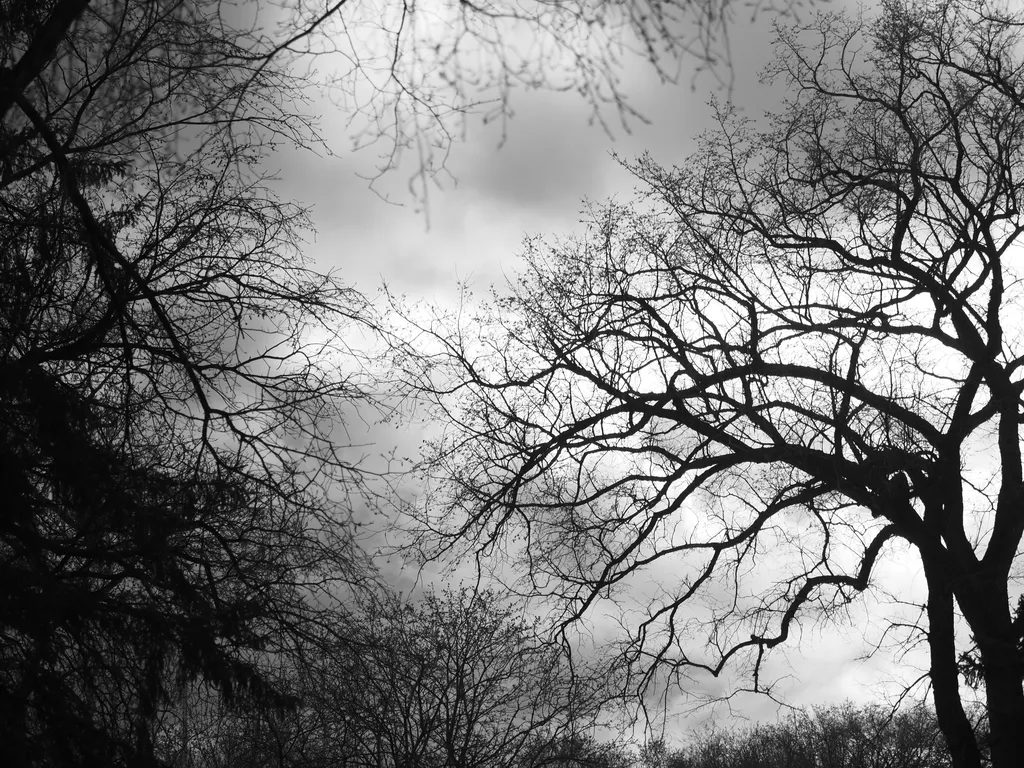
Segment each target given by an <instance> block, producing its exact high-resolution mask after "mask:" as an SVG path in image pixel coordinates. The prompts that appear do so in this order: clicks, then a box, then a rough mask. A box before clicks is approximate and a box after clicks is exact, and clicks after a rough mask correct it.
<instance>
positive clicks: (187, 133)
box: [0, 2, 373, 765]
mask: <svg viewBox="0 0 1024 768" xmlns="http://www.w3.org/2000/svg"><path fill="white" fill-rule="evenodd" d="M72 5H74V6H75V7H76V8H77V7H79V6H80V5H81V4H72ZM68 7H69V4H67V3H61V2H58V3H53V4H46V3H42V4H33V3H27V4H22V3H16V4H13V5H11V4H5V5H4V6H3V8H4V12H5V15H4V16H3V17H2V18H0V48H2V54H3V58H4V60H5V61H11V60H13V59H15V58H17V54H18V53H19V52H23V54H22V55H21V57H20V58H18V59H17V63H16V64H15V66H14V67H13V70H12V71H13V72H14V74H11V73H7V74H5V79H4V82H3V86H4V87H3V89H2V94H0V96H2V98H4V99H8V100H9V103H8V102H4V103H3V106H4V108H5V110H6V112H5V113H4V119H3V124H2V128H0V482H2V486H3V489H4V490H3V494H2V495H3V498H4V514H3V516H2V520H0V581H2V587H0V734H2V735H0V742H2V743H3V745H4V747H3V751H4V755H5V758H6V759H7V760H9V761H11V764H12V765H69V764H77V765H86V764H97V765H100V764H105V765H123V764H128V763H131V764H142V763H152V762H153V761H154V760H155V753H154V744H153V729H154V722H155V719H156V716H157V713H158V712H159V711H161V710H162V709H163V708H164V707H165V706H166V705H167V703H168V701H169V700H170V699H171V697H172V696H173V695H174V692H175V691H176V690H177V688H178V687H179V686H180V685H181V684H182V683H184V682H189V681H201V683H202V684H203V685H205V686H207V687H209V689H211V690H215V691H217V692H218V694H219V695H220V696H221V697H222V698H223V699H224V700H225V701H227V702H228V703H233V704H242V703H246V702H252V703H259V704H260V705H263V706H271V707H288V706H292V705H294V700H293V697H292V696H291V695H290V694H289V692H288V691H286V690H281V689H280V688H279V687H278V686H277V685H275V680H274V677H273V675H272V674H271V672H272V670H273V669H274V668H275V666H276V665H277V664H279V663H280V660H282V659H295V658H301V656H302V654H303V653H305V652H306V649H307V647H308V646H311V645H317V644H320V643H322V642H323V641H324V640H325V638H328V637H330V635H331V632H332V628H333V627H334V625H335V613H337V612H338V611H342V609H343V608H344V600H345V598H346V595H347V594H348V593H350V592H351V591H352V590H353V589H358V588H359V587H360V585H361V583H362V582H363V581H364V580H366V579H367V578H368V574H369V569H368V568H367V565H366V562H365V558H364V556H363V555H362V554H361V553H360V551H359V549H358V547H357V546H356V545H355V540H354V536H353V527H352V525H351V515H352V513H353V510H354V506H355V504H356V503H357V500H358V499H359V498H360V497H361V496H362V493H363V487H364V486H363V483H362V480H363V470H362V469H361V467H360V466H359V465H358V464H356V463H355V462H353V461H350V460H348V459H347V458H346V456H345V455H344V444H343V442H342V441H341V440H340V439H339V436H340V435H341V434H342V430H343V429H344V423H345V419H346V418H347V416H349V415H350V414H351V410H352V409H354V408H357V407H363V406H365V405H367V404H368V403H369V402H370V398H369V397H368V395H367V394H366V390H365V386H364V385H365V381H363V380H362V378H361V376H360V374H359V373H357V372H356V373H350V371H358V361H357V359H356V357H355V354H354V352H353V351H352V350H351V349H350V347H349V345H348V344H347V342H346V334H353V333H358V332H359V329H360V328H364V329H369V328H371V327H372V318H373V315H372V312H371V311H370V309H369V307H368V305H367V304H366V303H365V302H364V301H363V299H362V298H361V297H360V296H359V295H358V294H357V293H355V292H353V291H351V290H350V289H348V288H346V287H345V286H343V285H341V284H340V283H339V282H338V281H337V280H336V279H335V278H334V277H332V276H329V275H321V274H318V273H316V272H314V271H312V270H311V269H310V268H309V267H308V265H307V264H306V263H305V262H304V260H303V258H302V256H301V254H300V253H299V246H300V244H301V242H302V239H301V238H302V232H303V228H304V226H305V216H304V212H303V211H302V210H301V209H299V208H297V207H296V206H293V205H288V204H284V203H281V202H280V201H278V200H276V199H274V197H273V196H272V195H271V194H270V193H269V192H268V190H267V189H266V188H265V186H264V184H263V179H262V177H261V176H260V174H259V172H258V171H257V170H256V164H257V162H258V160H259V159H260V157H261V156H262V154H263V153H264V151H265V149H266V148H267V147H268V146H269V145H270V143H271V142H273V141H275V140H279V139H286V140H289V141H303V140H310V141H312V140H315V137H313V136H312V134H311V133H310V129H309V125H308V122H307V121H306V120H305V119H304V118H303V117H302V115H301V112H297V111H294V105H293V104H291V103H290V102H289V101H288V100H287V94H288V93H289V92H291V91H293V90H294V89H295V88H296V87H300V86H301V83H296V82H295V81H294V80H293V79H292V78H290V77H289V76H288V75H286V74H285V73H283V72H281V71H279V70H277V69H275V68H273V67H272V66H271V65H270V64H267V63H265V62H258V63H255V64H253V63H250V62H248V60H247V59H246V58H245V57H243V56H241V55H240V54H241V53H243V52H244V46H243V43H244V42H245V40H244V36H241V35H234V36H232V35H231V34H229V33H227V32H225V29H224V28H223V27H222V26H220V25H219V24H218V23H217V19H216V16H215V15H214V13H215V12H216V10H217V9H218V8H219V4H216V3H209V4H204V3H199V4H183V3H176V2H143V3H120V2H96V3H94V4H92V5H91V6H89V8H87V9H86V10H84V11H82V10H80V9H79V10H80V13H79V14H78V15H77V16H75V15H73V14H72V15H71V16H69V15H68V14H67V13H65V11H66V10H67V8H68ZM51 11H52V13H50V12H51ZM48 14H49V15H48ZM54 19H58V22H54ZM61 20H63V21H61ZM55 23H56V24H57V26H56V27H54V24H55ZM61 25H63V26H61ZM54 30H56V31H54ZM40 46H42V47H41V48H40ZM40 51H41V53H40ZM26 61H28V62H29V63H28V64H25V62H26ZM23 65H24V66H27V67H29V68H30V69H31V72H30V76H26V77H21V76H20V75H17V73H18V72H19V71H24V67H23ZM339 362H343V363H344V366H345V367H341V366H339V365H338V363H339ZM346 494H347V495H348V498H344V497H345V495H346Z"/></svg>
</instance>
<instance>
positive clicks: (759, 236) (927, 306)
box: [408, 0, 1024, 768]
mask: <svg viewBox="0 0 1024 768" xmlns="http://www.w3.org/2000/svg"><path fill="white" fill-rule="evenodd" d="M1021 29H1022V19H1021V18H1020V17H1019V16H1018V15H1015V14H1012V13H1008V12H1005V11H1002V10H1000V9H999V8H997V7H994V6H990V5H987V4H977V3H966V2H959V1H958V0H940V1H939V2H902V0H892V1H890V2H886V3H884V4H883V7H882V9H881V11H880V12H879V14H878V16H877V17H874V18H865V17H862V16H855V17H849V16H847V15H844V14H825V15H820V16H818V17H816V19H815V21H814V22H813V23H811V24H809V25H807V26H802V27H796V28H794V29H783V30H781V31H780V32H779V34H778V40H777V54H778V55H777V58H776V60H775V63H774V64H773V65H772V66H771V67H770V68H769V70H768V71H767V75H766V77H767V79H768V82H769V83H775V84H781V85H784V86H785V87H786V88H787V89H788V98H787V100H786V101H785V102H784V104H783V106H782V107H781V108H780V109H779V111H777V112H776V113H774V114H772V115H769V116H768V117H767V118H766V119H765V121H764V122H763V123H758V122H752V121H748V120H745V119H744V118H743V117H742V116H741V115H740V114H739V113H738V112H737V111H736V110H735V109H733V108H731V107H728V106H723V107H719V108H718V110H717V117H718V126H717V129H715V130H712V131H710V132H709V133H708V134H706V135H705V136H704V137H703V139H702V141H701V148H700V150H699V151H698V152H697V153H696V154H695V155H694V156H693V157H691V158H690V159H689V160H688V162H687V163H686V164H684V165H683V166H682V167H680V168H674V169H666V168H662V167H659V166H658V164H657V163H655V162H654V161H653V160H651V159H650V158H644V159H642V160H640V161H639V162H637V163H636V164H635V165H633V166H632V167H633V170H634V171H635V173H636V175H637V177H638V178H639V179H640V180H641V181H642V182H643V183H644V184H645V185H646V187H647V189H648V194H647V195H646V197H644V199H643V200H641V201H638V202H637V203H636V204H635V206H634V207H632V208H630V207H627V206H616V205H609V206H607V207H605V208H603V209H601V210H599V211H597V212H596V213H595V216H594V221H593V223H592V226H591V228H590V231H589V233H588V234H587V235H586V236H584V237H582V238H580V239H577V240H568V241H562V242H554V243H546V242H543V241H534V242H531V243H530V244H529V245H528V247H527V250H526V258H527V261H528V267H527V269H526V272H525V274H524V275H523V276H522V277H521V278H520V280H519V281H518V282H517V283H515V284H514V285H512V286H511V288H510V292H509V294H508V295H501V296H499V297H498V298H497V299H496V300H495V302H494V304H493V305H492V306H490V307H486V308H485V309H484V310H482V315H481V318H480V319H479V321H478V322H471V323H465V322H462V323H448V322H447V321H445V320H443V319H440V318H439V319H438V321H437V322H436V323H434V324H424V326H423V327H424V332H425V333H426V334H427V335H431V336H433V337H434V341H435V343H436V344H438V345H440V351H438V353H437V354H436V355H434V356H430V355H427V354H425V353H423V352H422V350H423V349H427V348H429V345H428V343H427V342H426V341H425V340H423V339H422V338H421V339H419V340H417V341H416V346H417V350H416V351H417V352H419V354H413V355H411V356H410V357H409V358H408V362H409V363H410V365H411V366H412V367H413V368H414V370H415V371H416V373H415V374H414V375H415V376H418V377H419V378H418V379H410V380H415V381H420V382H422V381H432V382H433V384H432V387H433V389H432V391H431V392H429V393H428V394H431V395H432V396H434V397H435V398H436V399H437V401H438V402H439V404H440V407H442V408H443V409H445V412H444V415H443V418H450V419H452V421H453V423H454V424H455V425H456V427H455V428H454V429H452V430H449V432H448V434H447V436H446V437H445V438H443V439H441V440H440V441H439V442H438V443H437V444H436V445H435V446H434V450H433V452H432V459H430V460H429V461H428V463H427V464H426V466H425V469H424V471H425V474H426V475H427V476H428V480H429V481H430V482H431V483H433V487H434V490H435V494H434V495H433V497H432V499H431V500H430V501H428V502H426V503H423V504H421V505H420V507H419V508H418V512H417V511H416V510H413V513H414V514H417V515H418V526H417V531H418V535H419V543H420V545H422V546H423V547H424V548H426V549H427V550H428V552H430V553H432V554H434V555H437V554H438V553H440V552H444V551H447V552H449V553H460V552H465V551H471V552H476V553H477V554H478V555H479V554H481V553H501V552H504V553H506V554H507V553H513V554H514V555H516V556H518V557H519V560H520V562H521V564H523V565H524V566H525V572H526V574H527V576H526V578H527V582H526V585H525V586H524V587H523V588H524V589H525V590H526V591H530V592H534V593H541V594H545V595H549V596H552V597H555V598H557V599H559V600H562V601H563V604H564V605H565V607H566V611H567V614H568V617H569V618H575V617H579V616H582V615H584V614H585V613H587V611H588V610H589V609H591V608H592V607H593V606H594V605H595V603H596V602H597V601H598V600H599V599H600V598H601V597H602V596H604V595H605V594H607V593H608V592H612V593H618V594H620V595H622V594H626V593H628V591H629V590H630V589H631V588H635V589H637V590H644V589H646V592H641V594H644V595H645V596H647V597H650V598H651V601H650V603H649V604H647V605H646V608H645V609H644V610H642V611H641V612H640V614H639V615H636V616H632V617H628V618H629V621H630V622H633V623H631V625H629V626H628V627H627V628H628V630H629V631H630V632H631V639H630V640H629V642H628V643H627V644H626V646H625V648H624V659H625V661H627V662H628V663H629V664H630V665H631V666H632V667H633V668H634V669H636V670H637V671H638V674H641V678H640V684H641V685H642V684H644V683H645V682H647V681H648V680H649V679H650V677H649V676H650V675H654V674H655V673H656V672H657V671H661V672H666V673H669V674H675V675H677V676H678V679H679V680H680V681H681V682H684V683H685V681H686V680H687V679H688V676H689V675H693V674H699V673H709V674H711V675H716V676H717V675H719V674H721V673H722V672H723V671H724V670H726V668H727V666H728V667H729V668H730V669H733V670H734V671H740V672H742V671H745V672H746V673H748V675H749V676H748V677H746V678H745V679H747V680H749V681H750V689H752V690H754V691H771V690H772V688H771V684H772V681H771V680H770V679H766V676H765V675H764V674H763V672H764V670H765V667H764V661H765V659H766V658H767V657H768V655H769V654H770V652H771V651H772V649H774V648H776V647H778V646H779V645H781V644H782V643H785V642H786V641H787V640H792V639H793V638H794V637H795V636H796V635H798V633H799V628H800V627H804V626H807V623H808V622H811V623H813V622H819V621H829V620H830V619H832V618H835V617H837V616H843V615H844V614H845V611H846V610H847V606H848V605H849V604H850V603H851V602H852V601H855V600H857V598H858V597H859V596H860V595H861V594H863V593H869V594H876V595H878V596H879V597H881V598H882V600H881V603H880V605H878V606H876V607H875V609H874V610H876V611H878V610H882V608H883V607H884V605H885V598H886V592H885V590H886V588H887V585H886V584H885V583H881V582H880V581H879V579H878V578H877V568H878V566H879V564H880V563H882V562H884V561H885V560H886V558H888V557H889V556H890V555H892V556H894V557H906V553H907V551H908V550H909V552H911V553H913V554H914V555H916V556H917V557H919V558H920V563H921V566H922V569H923V574H924V579H925V583H926V587H927V597H926V599H924V601H923V604H921V605H920V606H918V608H919V611H920V614H919V618H914V617H911V618H910V619H908V618H907V616H906V615H905V614H898V613H894V614H893V616H892V621H893V622H894V623H893V624H891V629H892V630H893V631H902V630H900V627H901V626H902V627H904V628H905V627H906V626H907V625H908V623H909V624H911V625H913V624H915V623H917V631H918V634H916V635H915V636H914V637H913V638H908V641H909V640H910V639H913V640H915V641H922V642H923V643H925V645H926V647H927V650H928V652H929V657H930V663H929V669H928V670H927V672H926V674H925V678H926V679H927V681H928V682H929V683H930V686H931V689H932V692H933V694H934V699H935V706H936V711H937V716H938V721H939V724H940V726H941V728H942V731H943V733H944V735H945V737H946V741H947V744H948V745H949V748H950V750H951V753H952V757H953V763H954V765H956V766H977V765H979V760H980V757H979V749H978V743H977V737H976V733H975V731H974V728H973V727H972V722H971V720H970V719H969V718H968V716H967V714H966V713H965V710H964V705H963V703H962V701H961V694H960V685H959V682H960V679H959V669H960V667H959V665H958V661H959V660H960V658H961V654H962V653H964V652H968V657H966V659H967V661H969V660H970V659H971V658H973V659H974V660H975V662H976V663H975V665H974V667H973V669H974V670H975V673H976V674H977V675H979V676H980V677H982V678H983V687H984V692H985V696H986V698H987V704H988V716H989V718H990V726H991V750H992V751H991V754H992V760H993V764H994V765H996V766H1000V767H1007V768H1008V767H1009V766H1016V765H1019V764H1021V762H1022V761H1024V736H1022V734H1021V731H1020V728H1019V724H1020V722H1022V719H1024V693H1022V687H1021V683H1022V677H1024V658H1022V654H1021V650H1020V649H1021V638H1022V632H1021V622H1020V621H1019V620H1016V619H1015V615H1014V611H1013V610H1012V609H1013V607H1014V606H1015V605H1016V603H1017V600H1016V596H1017V594H1018V593H1019V589H1020V587H1019V584H1017V583H1016V582H1015V581H1014V579H1015V577H1016V576H1017V575H1018V571H1017V566H1016V565H1015V564H1016V561H1017V558H1018V556H1019V554H1020V547H1021V536H1022V532H1024V516H1022V515H1021V512H1020V509H1021V500H1022V498H1024V480H1022V455H1021V441H1020V435H1019V432H1020V424H1021V421H1022V412H1024V401H1022V396H1021V393H1022V391H1024V378H1022V368H1024V346H1022V338H1024V337H1022V333H1024V324H1022V322H1021V319H1020V314H1019V311H1020V306H1021V301H1022V299H1024V294H1022V289H1021V286H1022V282H1021V279H1020V277H1021V275H1020V269H1019V264H1018V261H1019V248H1018V246H1017V240H1018V236H1019V235H1020V233H1021V232H1022V231H1024V229H1022V221H1021V218H1020V207H1021V200H1020V196H1021V192H1022V187H1021V178H1022V171H1024V140H1022V137H1024V99H1022V94H1024V65H1022V61H1021V56H1020V46H1021ZM469 314H471V313H470V311H469V308H466V310H465V312H464V314H463V316H467V315H469ZM417 366H418V367H417ZM654 573H656V574H658V575H659V578H664V576H665V575H667V574H671V575H672V578H673V580H674V583H671V584H666V583H662V584H661V585H660V588H659V589H658V590H657V591H656V593H654V594H652V590H651V589H650V586H649V580H650V579H651V578H654V577H653V576H652V575H651V574H654ZM1011 593H1012V594H1011ZM958 622H962V623H961V624H960V625H959V626H960V628H959V629H958ZM965 630H967V631H969V632H970V633H971V634H972V635H973V643H974V645H973V649H974V650H973V651H970V650H969V649H970V647H971V646H970V642H971V641H970V640H969V638H968V637H967V631H965ZM971 654H973V656H971ZM968 666H969V665H968ZM968 666H965V669H968ZM968 671H969V670H968Z"/></svg>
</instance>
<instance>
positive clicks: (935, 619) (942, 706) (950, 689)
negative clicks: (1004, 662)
mask: <svg viewBox="0 0 1024 768" xmlns="http://www.w3.org/2000/svg"><path fill="white" fill-rule="evenodd" d="M924 567H925V576H926V577H927V580H928V649H929V651H930V653H931V681H932V695H933V696H934V699H935V714H936V717H937V718H938V721H939V728H940V729H941V730H942V735H943V736H945V737H946V745H947V746H948V747H949V753H950V757H951V758H952V760H953V768H981V752H980V750H979V749H978V739H977V737H976V736H975V734H974V729H973V728H972V727H971V721H970V720H969V719H968V717H967V713H965V712H964V706H963V702H962V701H961V699H960V672H959V670H958V669H957V654H956V642H955V637H956V636H955V633H954V626H953V591H952V589H951V587H950V584H949V579H948V576H947V574H945V573H944V572H943V570H942V569H941V566H940V567H938V568H936V567H935V565H934V564H932V567H929V562H928V560H927V558H925V562H924ZM996 768H1003V766H1000V765H998V764H996ZM1008 768H1020V767H1019V766H1018V765H1016V764H1014V765H1012V766H1008Z"/></svg>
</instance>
